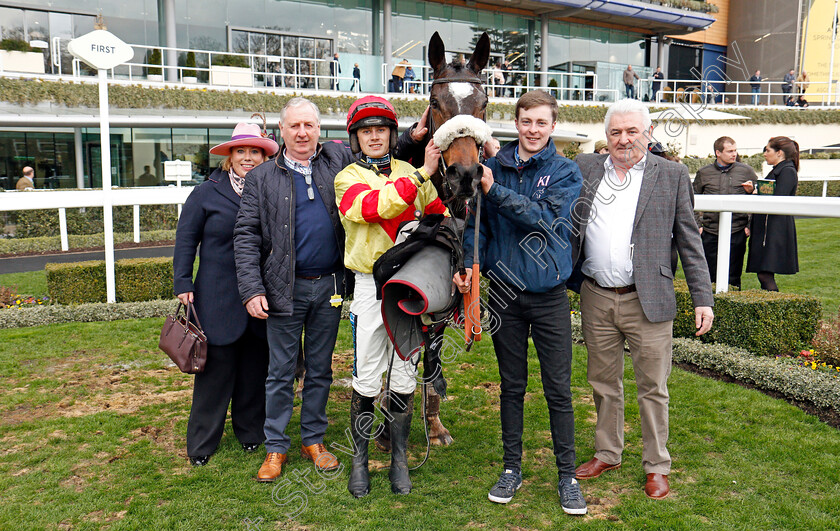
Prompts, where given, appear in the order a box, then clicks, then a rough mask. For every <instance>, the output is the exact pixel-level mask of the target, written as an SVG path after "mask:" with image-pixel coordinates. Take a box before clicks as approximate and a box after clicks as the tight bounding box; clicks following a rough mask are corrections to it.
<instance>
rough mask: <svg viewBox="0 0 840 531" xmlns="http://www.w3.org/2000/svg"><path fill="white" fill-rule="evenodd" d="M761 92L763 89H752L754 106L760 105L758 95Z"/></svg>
mask: <svg viewBox="0 0 840 531" xmlns="http://www.w3.org/2000/svg"><path fill="white" fill-rule="evenodd" d="M759 91H761V87H752V104H753V105H758V93H759Z"/></svg>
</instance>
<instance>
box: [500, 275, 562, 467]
mask: <svg viewBox="0 0 840 531" xmlns="http://www.w3.org/2000/svg"><path fill="white" fill-rule="evenodd" d="M511 293H512V294H513V297H512V298H511V297H508V296H507V294H511ZM505 306H506V307H505ZM489 307H490V312H491V314H492V315H493V317H494V319H495V320H498V323H499V325H498V327H497V328H496V329H495V330H494V331H493V333H492V339H493V348H494V350H495V351H496V358H497V360H498V362H499V377H500V379H501V384H502V392H501V397H500V401H501V411H500V413H501V421H502V446H503V448H504V467H505V468H511V469H516V470H520V469H521V464H522V432H523V429H524V428H523V422H524V419H523V415H524V403H525V389H526V387H527V385H528V332H529V331H530V334H531V337H532V338H533V340H534V346H535V347H536V350H537V357H538V358H539V360H540V377H541V378H542V384H543V395H544V396H545V400H546V402H547V403H548V420H549V425H550V427H551V441H552V444H553V446H554V457H555V462H556V464H557V469H558V472H559V475H560V477H561V478H562V477H574V476H575V417H574V411H573V409H572V390H571V377H572V323H571V318H570V317H569V297H568V295H567V294H566V286H565V284H561V285H560V286H557V287H555V288H553V289H551V290H550V291H548V292H546V293H530V292H526V291H519V290H517V289H516V288H513V287H511V286H508V285H502V284H500V283H498V282H495V283H491V287H490V302H489Z"/></svg>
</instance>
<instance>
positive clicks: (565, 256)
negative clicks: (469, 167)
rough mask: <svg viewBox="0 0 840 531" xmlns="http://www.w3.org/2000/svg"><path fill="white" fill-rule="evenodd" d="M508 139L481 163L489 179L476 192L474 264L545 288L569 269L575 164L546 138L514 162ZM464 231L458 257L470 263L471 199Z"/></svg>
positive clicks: (528, 287)
mask: <svg viewBox="0 0 840 531" xmlns="http://www.w3.org/2000/svg"><path fill="white" fill-rule="evenodd" d="M517 145H518V142H511V143H509V144H507V145H506V146H505V147H503V148H502V149H501V150H500V151H499V153H498V154H497V155H496V156H495V157H493V158H491V159H489V160H488V161H487V162H486V165H487V166H488V167H489V168H490V169H491V170H492V171H493V180H494V181H495V182H494V184H493V186H492V187H491V188H490V191H489V192H488V193H487V194H485V195H484V196H483V197H482V204H481V224H480V227H479V230H480V235H479V238H480V242H479V247H478V250H479V265H480V268H481V272H482V274H483V275H484V276H489V277H490V278H492V279H494V280H497V281H501V282H504V283H505V284H508V285H511V286H515V287H518V288H519V289H521V290H523V291H529V292H533V293H545V292H546V291H549V290H550V289H552V288H554V287H556V286H558V285H560V284H563V283H564V282H566V280H567V279H568V278H569V275H570V274H571V273H572V267H573V265H574V264H573V263H572V246H571V244H570V243H569V235H570V232H571V227H572V219H571V215H570V211H571V208H572V203H573V202H574V201H575V200H576V199H577V198H578V196H579V195H580V188H581V183H582V178H581V174H580V169H579V168H578V167H577V165H576V164H575V163H574V162H572V161H571V160H569V159H567V158H565V157H562V156H560V155H559V154H558V153H557V150H556V149H555V148H554V144H553V143H552V142H549V143H548V145H546V147H545V148H544V149H543V150H542V151H540V152H539V153H537V154H536V155H534V156H533V157H531V158H530V159H528V160H527V161H526V162H525V165H524V166H522V167H521V168H518V167H517V164H516V155H515V150H516V147H517ZM470 213H471V214H470V217H469V219H468V220H467V229H466V231H465V234H464V261H465V263H466V265H467V266H468V267H469V266H470V265H472V263H473V241H474V234H475V232H474V231H475V215H474V204H473V205H472V206H471V208H470Z"/></svg>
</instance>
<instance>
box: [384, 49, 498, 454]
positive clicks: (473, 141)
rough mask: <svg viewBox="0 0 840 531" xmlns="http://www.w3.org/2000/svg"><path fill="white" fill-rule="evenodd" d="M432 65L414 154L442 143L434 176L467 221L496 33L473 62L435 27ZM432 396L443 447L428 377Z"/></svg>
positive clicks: (445, 437)
mask: <svg viewBox="0 0 840 531" xmlns="http://www.w3.org/2000/svg"><path fill="white" fill-rule="evenodd" d="M428 50H429V54H428V59H429V65H430V66H431V67H432V69H433V72H434V75H433V81H432V84H431V90H430V94H429V109H428V111H427V112H426V124H418V127H420V126H421V125H425V127H426V128H427V133H426V136H425V138H424V139H423V140H422V142H420V143H419V144H418V145H416V146H415V149H414V150H413V152H412V153H411V154H410V161H409V162H411V164H412V165H413V166H414V167H417V168H419V167H422V166H423V163H424V150H425V147H426V145H427V144H428V143H429V141H430V140H432V139H434V140H435V143H436V144H437V145H438V146H439V147H440V148H441V159H440V163H439V165H438V171H437V172H435V174H434V175H433V176H432V178H431V181H432V183H433V184H434V186H435V189H436V190H437V193H438V196H439V197H440V198H441V200H442V201H443V202H444V204H446V206H447V207H448V208H449V211H450V213H451V214H452V216H453V217H455V218H458V219H461V220H466V217H467V214H468V211H467V201H468V200H469V199H471V198H473V197H474V196H475V195H476V192H477V191H478V186H479V183H480V181H481V176H482V173H483V169H482V167H481V165H480V162H481V156H482V146H483V144H484V143H485V142H486V141H488V140H490V136H491V131H490V128H489V126H487V124H486V123H485V122H484V120H485V113H486V109H487V94H486V93H485V92H484V90H483V88H482V86H481V77H480V76H481V72H482V71H483V70H484V68H485V67H486V66H487V62H488V60H489V59H490V37H488V35H487V33H483V34H482V35H481V37H480V38H479V39H478V42H477V43H476V46H475V49H474V51H473V54H472V56H471V57H470V60H469V62H467V63H466V64H463V63H462V62H461V61H459V60H458V59H457V58H456V59H453V60H452V61H451V62H450V63H447V62H446V53H445V52H446V49H445V47H444V44H443V40H442V39H441V37H440V35H439V34H438V33H437V32H435V33H434V35H432V37H431V39H430V41H429V48H428ZM444 332H445V330H444V329H443V328H441V329H439V330H438V331H436V332H433V333H431V336H430V337H429V338H428V339H427V341H426V342H425V344H426V347H425V348H426V350H427V352H426V359H429V357H430V356H431V357H434V358H436V359H440V355H441V350H442V348H443V346H444V341H443V340H442V339H443V334H444ZM423 385H424V386H425V388H426V389H425V391H426V395H427V400H426V404H425V405H426V408H425V415H426V420H427V422H428V428H429V441H430V442H431V444H434V445H437V446H446V445H449V444H452V442H453V439H452V435H451V434H450V433H449V430H447V429H446V427H444V425H443V424H442V423H441V421H440V395H439V394H438V393H437V392H436V391H435V389H434V387H433V386H432V384H431V382H425V383H424V384H423ZM376 445H377V447H378V448H379V449H380V450H385V451H388V450H389V449H390V440H389V433H388V430H387V426H386V429H385V430H380V435H379V436H377V438H376Z"/></svg>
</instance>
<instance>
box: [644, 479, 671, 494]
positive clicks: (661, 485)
mask: <svg viewBox="0 0 840 531" xmlns="http://www.w3.org/2000/svg"><path fill="white" fill-rule="evenodd" d="M670 493H671V487H669V486H668V475H667V474H648V475H647V481H646V482H645V494H647V497H648V498H653V499H654V500H661V499H662V498H665V497H666V496H668V495H669V494H670Z"/></svg>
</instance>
